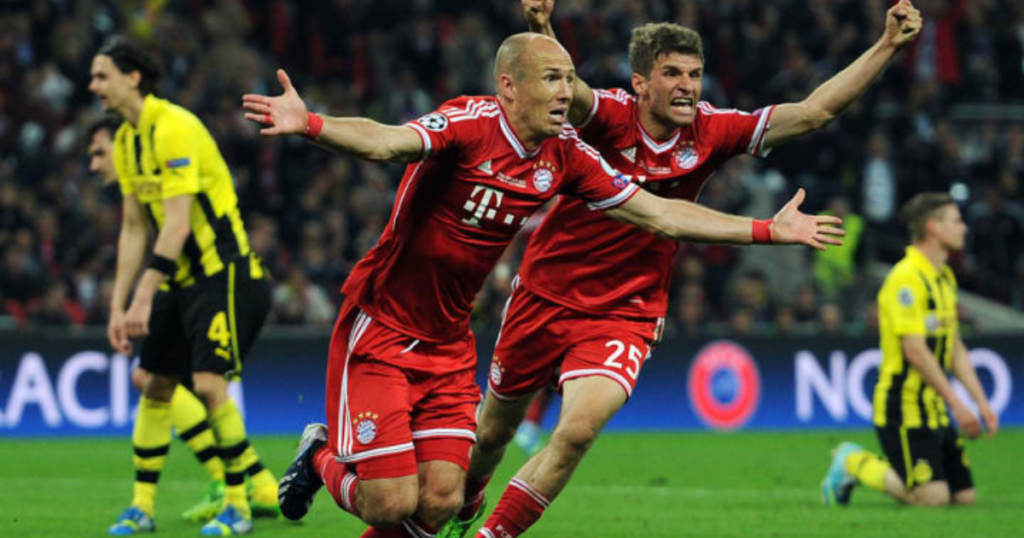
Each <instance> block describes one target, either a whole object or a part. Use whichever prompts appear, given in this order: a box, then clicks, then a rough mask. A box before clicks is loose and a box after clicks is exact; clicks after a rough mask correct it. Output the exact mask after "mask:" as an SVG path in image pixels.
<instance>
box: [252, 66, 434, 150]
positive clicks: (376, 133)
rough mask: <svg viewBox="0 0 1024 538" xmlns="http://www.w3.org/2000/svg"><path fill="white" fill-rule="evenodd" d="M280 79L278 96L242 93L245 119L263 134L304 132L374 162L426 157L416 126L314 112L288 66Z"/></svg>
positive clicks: (281, 73)
mask: <svg viewBox="0 0 1024 538" xmlns="http://www.w3.org/2000/svg"><path fill="white" fill-rule="evenodd" d="M277 79H278V80H279V81H280V82H281V87H282V88H284V93H282V94H281V95H279V96H277V97H269V96H266V95H255V94H246V95H243V96H242V108H244V109H245V110H246V113H245V119H247V120H249V121H253V122H256V123H259V124H261V125H263V126H264V128H263V129H260V134H263V135H267V136H276V135H288V134H302V135H306V136H308V137H309V138H310V139H312V140H313V141H314V142H316V143H318V144H321V145H323V146H326V147H328V148H331V149H335V150H338V151H342V152H344V153H348V154H350V155H354V156H356V157H360V158H363V159H368V160H371V161H390V162H409V161H414V160H416V159H419V158H420V157H422V155H423V140H422V139H421V138H420V136H419V135H418V134H416V131H414V130H412V128H410V127H405V126H394V125H383V124H380V123H377V122H375V121H373V120H371V119H367V118H334V117H323V116H319V115H316V114H310V113H309V110H308V109H307V108H306V103H305V102H303V100H302V98H301V97H299V92H298V91H296V90H295V87H294V86H292V81H291V79H289V78H288V74H287V73H285V72H284V69H278V70H277ZM311 120H312V121H311ZM317 123H319V124H320V125H317Z"/></svg>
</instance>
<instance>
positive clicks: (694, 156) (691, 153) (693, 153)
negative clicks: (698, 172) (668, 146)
mask: <svg viewBox="0 0 1024 538" xmlns="http://www.w3.org/2000/svg"><path fill="white" fill-rule="evenodd" d="M675 161H676V166H678V167H679V168H682V169H683V170H689V169H691V168H693V167H694V166H697V163H698V162H700V155H699V154H698V153H697V149H696V148H692V147H685V148H679V149H677V150H676V154H675Z"/></svg>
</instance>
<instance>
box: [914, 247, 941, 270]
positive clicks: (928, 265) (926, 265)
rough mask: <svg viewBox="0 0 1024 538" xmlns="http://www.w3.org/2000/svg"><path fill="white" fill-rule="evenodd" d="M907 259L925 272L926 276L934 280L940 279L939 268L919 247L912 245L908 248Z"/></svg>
mask: <svg viewBox="0 0 1024 538" xmlns="http://www.w3.org/2000/svg"><path fill="white" fill-rule="evenodd" d="M907 258H910V259H911V261H913V263H914V266H915V267H917V268H918V269H920V270H921V271H924V272H925V274H927V275H928V276H931V277H933V278H938V277H939V268H938V267H935V265H934V264H932V261H931V260H929V259H928V256H925V255H924V253H923V252H921V251H920V250H919V249H918V248H917V247H915V246H913V245H910V246H909V247H907Z"/></svg>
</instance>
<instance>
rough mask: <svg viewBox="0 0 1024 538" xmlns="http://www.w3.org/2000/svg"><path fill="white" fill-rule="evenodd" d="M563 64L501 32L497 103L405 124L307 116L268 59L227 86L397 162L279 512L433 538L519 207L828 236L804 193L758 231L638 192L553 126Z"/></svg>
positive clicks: (729, 233)
mask: <svg viewBox="0 0 1024 538" xmlns="http://www.w3.org/2000/svg"><path fill="white" fill-rule="evenodd" d="M574 76H575V70H574V67H573V64H572V60H571V59H570V58H569V55H568V53H566V52H565V49H563V48H562V47H561V45H559V44H558V42H557V41H555V40H553V39H551V38H549V37H545V36H541V35H538V34H516V35H513V36H511V37H509V38H508V39H506V40H505V42H504V43H503V44H502V46H501V47H500V48H499V50H498V53H497V56H496V59H495V68H494V78H495V85H496V87H497V93H498V97H497V98H495V97H491V96H486V97H472V98H471V97H461V98H458V99H454V100H451V101H448V102H446V103H445V104H444V105H442V107H441V108H440V109H438V110H437V111H435V112H433V113H430V114H427V115H425V116H422V117H421V118H420V119H418V120H416V121H413V122H410V123H408V124H406V125H404V126H387V125H382V124H379V123H377V122H374V121H372V120H369V119H365V118H322V117H320V116H318V115H316V114H311V113H309V112H308V110H307V108H306V105H305V103H304V102H303V101H302V99H301V98H300V97H299V95H298V92H297V91H296V90H295V89H294V88H293V87H292V85H291V82H290V80H289V79H288V77H287V75H286V74H285V73H284V71H278V77H279V79H280V81H281V84H282V86H283V88H284V93H283V95H281V96H278V97H273V98H271V97H267V96H262V95H246V96H244V97H243V106H244V108H245V109H246V110H247V113H246V115H245V117H246V118H247V119H249V120H251V121H254V122H258V123H261V124H263V125H264V126H265V127H264V129H262V130H261V132H262V133H263V134H267V135H280V134H305V135H306V136H308V137H310V138H312V139H314V140H316V142H317V143H319V144H322V145H325V146H328V147H331V148H335V149H338V150H341V151H344V152H346V153H349V154H352V155H355V156H358V157H362V158H364V159H370V160H378V161H392V162H410V163H412V164H409V165H408V166H407V168H406V172H405V176H404V177H403V179H402V184H401V186H400V187H399V196H398V198H397V200H396V203H395V205H394V209H393V211H392V215H391V219H390V220H389V223H388V227H387V229H386V230H385V232H384V234H383V236H382V237H381V239H380V240H379V242H378V243H377V245H376V246H375V247H374V248H373V249H372V250H371V251H370V252H369V253H368V254H367V255H366V257H365V258H363V260H362V261H361V262H360V263H359V265H358V266H357V267H356V268H355V269H354V270H353V272H352V274H351V275H350V277H349V279H348V280H347V281H346V283H345V286H344V288H343V290H342V291H343V292H344V293H345V294H346V303H345V305H344V306H343V307H342V309H341V312H340V313H339V316H338V323H337V325H336V327H335V332H334V336H333V337H332V343H331V350H330V357H329V364H328V373H327V377H328V379H327V390H328V394H327V420H328V426H326V427H325V426H323V425H316V424H314V425H310V426H309V427H307V429H306V431H305V432H304V433H303V436H302V441H301V442H300V446H299V452H298V455H297V456H296V458H295V460H294V462H293V463H292V466H291V467H289V469H288V471H287V473H286V474H285V476H284V477H283V479H282V481H281V498H280V500H281V507H282V512H283V513H284V515H285V516H286V517H290V518H294V519H297V518H300V517H303V516H304V515H305V514H306V512H307V511H308V509H309V506H310V504H311V503H312V501H313V498H314V496H315V494H316V492H317V491H318V490H319V488H320V487H321V486H322V485H324V484H326V485H327V488H328V491H329V492H330V493H331V495H332V497H333V498H334V500H335V502H336V503H337V504H338V506H339V507H341V508H342V509H344V510H346V511H349V512H351V513H353V514H356V515H358V516H359V517H360V518H361V519H362V520H363V521H366V522H367V523H369V524H370V525H371V526H372V527H371V528H370V529H369V530H368V531H367V533H366V534H364V536H365V537H370V536H424V535H431V534H433V532H434V530H433V529H436V528H437V526H438V525H439V524H443V523H444V522H445V521H447V520H448V519H449V518H450V517H451V516H452V515H454V513H455V511H457V510H458V508H459V506H461V504H462V499H463V490H462V487H463V484H464V480H465V471H466V468H467V467H468V465H469V458H468V455H469V454H468V452H469V448H470V446H471V444H472V442H473V441H474V439H475V434H474V430H475V427H476V421H475V414H476V404H477V401H478V399H479V391H478V389H477V387H476V384H475V381H474V379H473V377H474V370H475V362H476V351H475V349H474V345H473V341H474V339H473V335H472V332H471V331H470V330H469V322H470V312H471V310H472V303H473V298H474V297H475V296H476V294H477V292H479V290H480V287H481V286H482V285H483V282H484V280H485V279H486V277H487V275H488V274H489V273H490V272H491V270H492V269H493V268H494V266H495V265H496V264H497V262H498V261H499V258H500V257H501V255H502V254H503V252H504V250H505V247H506V246H508V244H509V243H510V242H511V241H512V239H513V237H514V236H515V234H516V233H517V232H518V231H519V229H520V228H521V227H522V226H523V225H524V224H525V223H526V222H527V220H528V217H529V216H530V215H531V214H532V213H533V212H534V211H536V210H537V209H538V208H540V207H541V206H542V205H543V204H544V203H545V202H547V201H548V200H550V199H551V198H553V197H554V196H555V195H557V194H560V193H561V194H570V195H573V196H578V197H581V198H583V199H585V200H587V202H588V203H589V204H590V208H591V209H593V210H602V211H606V212H608V214H609V215H611V216H613V217H614V218H618V219H622V220H624V221H627V222H630V223H633V224H635V225H637V226H640V227H643V228H644V229H646V230H648V231H651V232H656V233H659V234H662V235H665V236H669V237H673V238H675V239H686V240H703V241H712V240H713V241H721V242H727V243H737V244H749V243H751V242H753V241H755V240H758V241H762V242H771V241H773V240H774V241H775V242H779V243H800V244H808V245H814V246H818V247H821V246H822V244H839V243H841V240H839V239H838V236H841V235H842V231H841V230H839V229H837V228H835V227H833V226H832V225H833V224H837V223H839V219H837V218H834V217H823V216H816V217H812V216H808V215H804V214H802V213H799V211H798V210H797V208H798V206H799V203H800V201H801V200H802V198H803V191H800V192H799V193H798V195H797V196H796V197H795V198H794V199H793V200H792V201H791V202H790V203H789V204H787V205H786V206H785V207H784V208H783V209H782V210H781V211H780V212H779V214H778V215H777V216H776V219H775V224H774V225H769V223H768V222H767V221H753V220H752V219H749V218H743V217H734V216H731V215H725V214H722V213H718V212H715V211H713V210H709V209H706V208H702V207H700V206H696V205H694V204H691V203H689V202H682V201H672V200H665V199H662V198H657V197H655V196H653V195H651V194H649V193H646V192H644V191H643V190H641V189H639V188H638V187H637V186H636V184H635V183H633V182H631V181H630V178H628V177H626V176H623V175H622V174H621V173H619V172H617V171H615V170H613V169H612V168H610V167H609V166H608V165H607V164H606V163H605V162H604V161H603V160H602V159H601V158H600V156H599V155H598V154H597V152H596V151H594V150H593V148H590V147H589V146H587V145H586V144H583V143H582V142H580V141H579V140H578V139H577V138H576V135H575V132H574V131H573V130H572V129H571V128H567V126H566V125H565V122H566V118H567V115H568V113H569V106H570V104H571V101H572V84H573V79H574ZM770 226H771V227H772V230H771V231H769V227H770ZM759 231H764V232H765V233H764V234H763V235H759V233H758V232H759Z"/></svg>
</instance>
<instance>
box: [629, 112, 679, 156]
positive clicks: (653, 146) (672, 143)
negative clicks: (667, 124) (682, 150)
mask: <svg viewBox="0 0 1024 538" xmlns="http://www.w3.org/2000/svg"><path fill="white" fill-rule="evenodd" d="M636 126H637V127H639V128H640V138H642V139H643V141H644V144H646V145H647V147H648V148H650V150H651V151H653V152H654V153H655V154H661V153H665V152H666V151H668V150H670V149H672V148H674V147H676V143H677V142H679V134H680V133H681V132H682V131H681V130H680V129H679V128H678V127H676V131H675V133H674V134H673V135H672V137H671V138H669V139H668V140H666V141H664V142H658V141H657V140H655V139H654V137H653V136H651V135H649V134H647V129H644V125H643V124H642V123H640V120H639V119H637V120H636Z"/></svg>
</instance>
